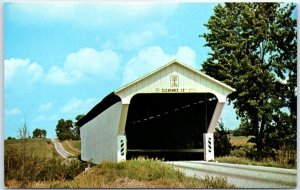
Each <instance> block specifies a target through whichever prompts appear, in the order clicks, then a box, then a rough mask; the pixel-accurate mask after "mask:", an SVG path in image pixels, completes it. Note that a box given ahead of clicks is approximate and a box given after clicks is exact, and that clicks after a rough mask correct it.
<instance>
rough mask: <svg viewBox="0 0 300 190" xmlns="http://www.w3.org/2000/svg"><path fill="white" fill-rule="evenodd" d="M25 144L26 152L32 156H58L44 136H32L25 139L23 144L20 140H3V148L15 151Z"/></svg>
mask: <svg viewBox="0 0 300 190" xmlns="http://www.w3.org/2000/svg"><path fill="white" fill-rule="evenodd" d="M24 146H26V153H27V154H31V155H33V156H38V157H40V158H53V157H58V156H59V155H58V154H57V152H56V151H55V149H54V145H53V144H52V142H51V140H50V139H45V138H34V139H27V140H26V141H25V142H24V143H23V144H22V141H21V140H5V141H4V150H5V151H9V150H16V151H17V152H19V151H21V150H22V148H24Z"/></svg>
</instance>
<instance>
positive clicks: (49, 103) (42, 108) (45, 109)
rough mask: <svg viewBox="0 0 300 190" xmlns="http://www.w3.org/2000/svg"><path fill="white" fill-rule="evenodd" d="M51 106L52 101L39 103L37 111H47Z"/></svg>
mask: <svg viewBox="0 0 300 190" xmlns="http://www.w3.org/2000/svg"><path fill="white" fill-rule="evenodd" d="M52 107H53V104H52V102H47V103H45V104H41V105H40V106H39V108H38V111H39V112H47V111H50V110H51V108H52Z"/></svg>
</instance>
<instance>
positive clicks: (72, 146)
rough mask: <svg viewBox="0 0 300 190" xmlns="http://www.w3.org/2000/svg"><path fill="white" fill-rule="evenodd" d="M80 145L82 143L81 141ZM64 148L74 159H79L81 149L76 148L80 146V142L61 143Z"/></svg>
mask: <svg viewBox="0 0 300 190" xmlns="http://www.w3.org/2000/svg"><path fill="white" fill-rule="evenodd" d="M79 143H80V141H79ZM61 144H62V146H63V147H64V149H65V150H66V151H67V152H69V153H71V154H73V155H74V157H77V156H78V155H79V154H80V149H78V148H76V147H75V146H76V145H77V146H78V141H68V140H66V141H63V142H61Z"/></svg>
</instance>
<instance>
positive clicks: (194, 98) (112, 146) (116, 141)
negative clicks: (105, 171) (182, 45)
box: [77, 60, 234, 164]
mask: <svg viewBox="0 0 300 190" xmlns="http://www.w3.org/2000/svg"><path fill="white" fill-rule="evenodd" d="M233 91H234V89H233V88H231V87H230V86H228V85H226V84H224V83H221V82H220V81H217V80H215V79H213V78H211V77H209V76H207V75H205V74H204V73H202V72H200V71H198V70H195V69H193V68H191V67H189V66H187V65H185V64H182V63H180V62H178V61H177V60H174V61H172V62H170V63H168V64H166V65H164V66H163V67H161V68H159V69H157V70H155V71H153V72H152V73H149V74H148V75H146V76H144V77H142V78H140V79H137V80H135V81H133V82H132V83H130V84H128V85H126V86H124V87H122V88H120V89H118V90H116V91H114V92H112V93H111V94H109V95H108V96H106V97H105V98H104V99H103V100H102V101H101V102H100V103H98V104H97V105H96V106H95V107H94V108H92V109H91V110H90V111H89V112H88V113H87V114H86V115H85V116H84V117H83V118H82V119H81V120H80V121H79V122H78V123H77V125H78V126H79V127H80V136H81V158H82V160H85V161H90V162H93V163H96V164H97V163H100V162H101V161H104V160H107V161H113V162H120V161H123V160H126V158H127V159H128V158H132V157H136V156H139V155H144V156H149V157H158V158H163V159H165V160H212V159H214V143H213V133H214V130H215V127H216V125H217V122H218V119H219V117H220V114H221V111H222V108H223V106H224V103H225V101H226V97H227V95H228V94H230V93H232V92H233Z"/></svg>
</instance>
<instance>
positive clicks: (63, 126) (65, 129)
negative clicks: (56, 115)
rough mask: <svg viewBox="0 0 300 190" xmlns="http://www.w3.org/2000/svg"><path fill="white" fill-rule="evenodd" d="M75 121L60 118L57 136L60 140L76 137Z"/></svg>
mask: <svg viewBox="0 0 300 190" xmlns="http://www.w3.org/2000/svg"><path fill="white" fill-rule="evenodd" d="M72 129H73V121H72V120H64V119H60V120H59V121H58V122H57V125H56V129H55V131H56V136H57V138H58V139H59V140H70V139H73V138H74V135H73V132H72Z"/></svg>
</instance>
